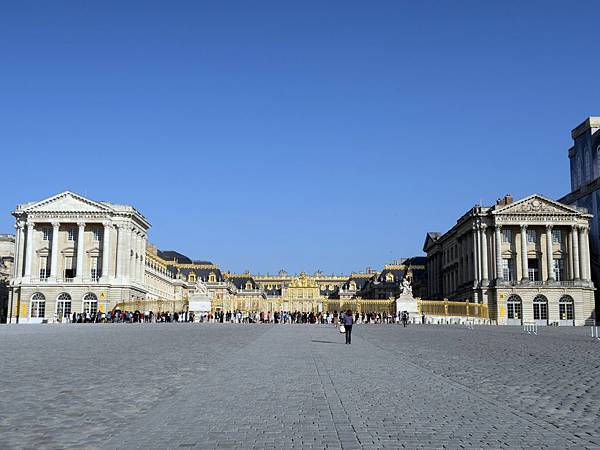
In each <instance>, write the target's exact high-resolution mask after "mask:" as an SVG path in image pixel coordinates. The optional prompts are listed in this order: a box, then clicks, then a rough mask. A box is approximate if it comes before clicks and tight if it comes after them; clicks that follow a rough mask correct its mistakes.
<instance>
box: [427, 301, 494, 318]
mask: <svg viewBox="0 0 600 450" xmlns="http://www.w3.org/2000/svg"><path fill="white" fill-rule="evenodd" d="M417 310H418V311H419V314H425V315H426V316H444V317H472V318H477V319H489V313H488V306H487V305H484V304H481V303H470V302H453V301H449V300H417Z"/></svg>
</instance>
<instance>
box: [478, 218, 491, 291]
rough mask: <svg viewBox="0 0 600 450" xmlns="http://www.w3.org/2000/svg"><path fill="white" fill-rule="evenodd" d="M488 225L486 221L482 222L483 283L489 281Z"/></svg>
mask: <svg viewBox="0 0 600 450" xmlns="http://www.w3.org/2000/svg"><path fill="white" fill-rule="evenodd" d="M486 229H487V225H486V224H485V223H482V224H481V234H480V237H481V268H482V270H481V277H482V282H483V284H487V283H488V280H489V278H488V246H487V233H486Z"/></svg>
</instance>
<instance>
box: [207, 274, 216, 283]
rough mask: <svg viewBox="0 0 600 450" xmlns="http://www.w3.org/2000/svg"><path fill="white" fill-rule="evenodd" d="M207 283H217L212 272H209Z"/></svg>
mask: <svg viewBox="0 0 600 450" xmlns="http://www.w3.org/2000/svg"><path fill="white" fill-rule="evenodd" d="M208 282H209V283H216V282H217V276H216V275H215V274H214V273H213V272H211V273H210V274H209V275H208Z"/></svg>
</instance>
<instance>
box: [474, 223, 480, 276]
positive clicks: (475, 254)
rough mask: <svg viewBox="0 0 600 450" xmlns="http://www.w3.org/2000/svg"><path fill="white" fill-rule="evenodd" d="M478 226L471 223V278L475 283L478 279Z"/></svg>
mask: <svg viewBox="0 0 600 450" xmlns="http://www.w3.org/2000/svg"><path fill="white" fill-rule="evenodd" d="M478 234H479V233H478V228H477V225H475V224H474V225H473V279H474V280H475V282H476V283H477V282H478V281H479V245H478V241H479V238H478Z"/></svg>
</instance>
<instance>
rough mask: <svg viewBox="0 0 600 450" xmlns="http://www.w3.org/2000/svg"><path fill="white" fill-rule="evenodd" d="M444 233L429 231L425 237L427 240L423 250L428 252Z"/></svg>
mask: <svg viewBox="0 0 600 450" xmlns="http://www.w3.org/2000/svg"><path fill="white" fill-rule="evenodd" d="M441 235H442V233H437V232H429V233H427V236H426V237H425V242H424V243H423V251H424V252H427V250H429V249H430V248H431V247H432V246H433V245H435V244H436V241H437V239H438V238H439V237H440V236H441Z"/></svg>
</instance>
